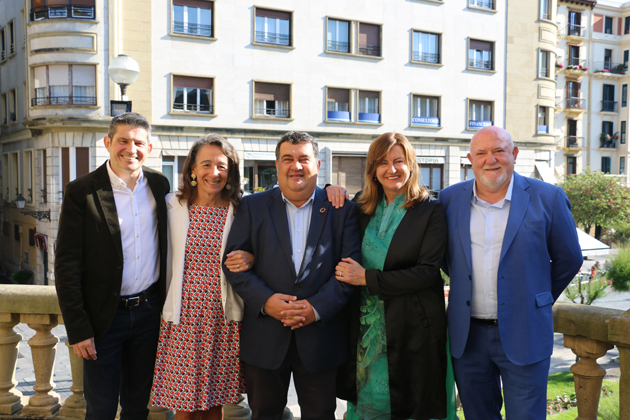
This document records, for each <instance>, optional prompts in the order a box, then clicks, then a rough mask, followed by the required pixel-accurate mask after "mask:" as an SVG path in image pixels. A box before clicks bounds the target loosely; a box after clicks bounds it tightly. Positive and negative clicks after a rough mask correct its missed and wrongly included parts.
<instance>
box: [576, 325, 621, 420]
mask: <svg viewBox="0 0 630 420" xmlns="http://www.w3.org/2000/svg"><path fill="white" fill-rule="evenodd" d="M564 346H565V347H568V348H570V349H571V351H573V353H575V354H576V355H577V356H579V358H580V361H579V362H577V363H575V364H574V365H573V366H571V372H573V379H574V381H575V395H576V398H577V404H578V416H577V418H576V420H597V407H598V406H599V397H600V394H601V391H602V379H603V378H604V376H605V375H606V370H605V369H604V368H602V367H601V366H600V365H599V364H597V359H599V358H600V357H602V356H603V355H605V354H606V352H607V351H608V350H610V349H612V348H613V345H612V344H610V343H607V342H604V341H597V340H593V339H590V338H586V337H582V336H575V335H565V336H564Z"/></svg>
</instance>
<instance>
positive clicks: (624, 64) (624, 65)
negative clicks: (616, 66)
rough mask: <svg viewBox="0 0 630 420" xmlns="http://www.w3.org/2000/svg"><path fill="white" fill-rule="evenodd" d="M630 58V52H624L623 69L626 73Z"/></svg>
mask: <svg viewBox="0 0 630 420" xmlns="http://www.w3.org/2000/svg"><path fill="white" fill-rule="evenodd" d="M629 58H630V51H629V50H625V51H624V52H623V68H624V71H628V59H629Z"/></svg>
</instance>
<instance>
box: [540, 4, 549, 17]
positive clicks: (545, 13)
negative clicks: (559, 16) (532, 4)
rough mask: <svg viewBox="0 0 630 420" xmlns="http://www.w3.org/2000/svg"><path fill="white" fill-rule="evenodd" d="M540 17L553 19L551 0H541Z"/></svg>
mask: <svg viewBox="0 0 630 420" xmlns="http://www.w3.org/2000/svg"><path fill="white" fill-rule="evenodd" d="M540 18H541V19H545V20H551V0H540Z"/></svg>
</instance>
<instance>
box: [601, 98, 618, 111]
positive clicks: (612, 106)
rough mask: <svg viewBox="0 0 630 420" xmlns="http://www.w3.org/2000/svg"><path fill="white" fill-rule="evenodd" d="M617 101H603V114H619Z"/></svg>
mask: <svg viewBox="0 0 630 420" xmlns="http://www.w3.org/2000/svg"><path fill="white" fill-rule="evenodd" d="M617 103H618V102H617V101H609V100H604V101H602V110H601V112H617Z"/></svg>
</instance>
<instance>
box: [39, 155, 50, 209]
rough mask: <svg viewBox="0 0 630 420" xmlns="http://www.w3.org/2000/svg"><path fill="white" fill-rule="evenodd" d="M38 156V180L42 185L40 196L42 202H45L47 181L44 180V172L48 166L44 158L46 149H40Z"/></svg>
mask: <svg viewBox="0 0 630 420" xmlns="http://www.w3.org/2000/svg"><path fill="white" fill-rule="evenodd" d="M40 156H41V165H40V171H41V172H40V175H41V176H40V182H41V186H42V190H41V193H42V196H41V197H42V203H47V202H48V182H47V180H46V172H47V168H48V162H47V160H46V149H42V151H41V153H40Z"/></svg>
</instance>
